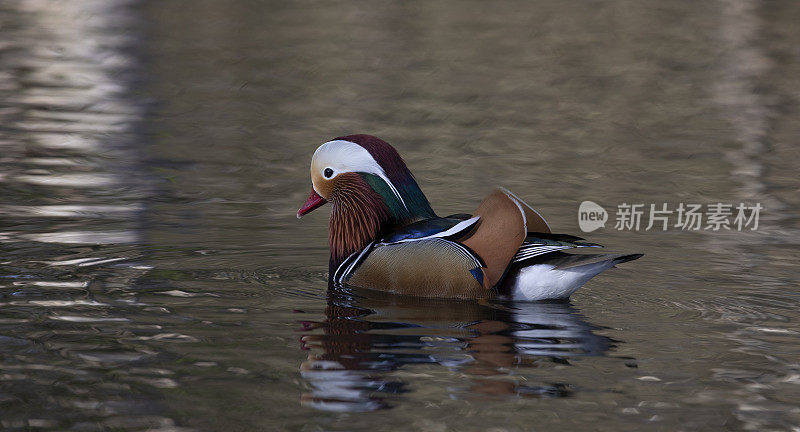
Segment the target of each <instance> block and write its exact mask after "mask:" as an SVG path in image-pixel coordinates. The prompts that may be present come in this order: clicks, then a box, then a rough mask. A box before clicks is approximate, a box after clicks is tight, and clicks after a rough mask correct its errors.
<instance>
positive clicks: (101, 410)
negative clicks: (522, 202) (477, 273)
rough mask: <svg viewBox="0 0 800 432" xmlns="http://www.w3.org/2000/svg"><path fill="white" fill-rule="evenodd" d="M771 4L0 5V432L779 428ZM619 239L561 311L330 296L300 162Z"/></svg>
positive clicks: (448, 209) (783, 289)
mask: <svg viewBox="0 0 800 432" xmlns="http://www.w3.org/2000/svg"><path fill="white" fill-rule="evenodd" d="M798 22H800V4H799V3H797V2H794V1H788V0H771V1H758V0H715V1H710V2H690V1H674V2H667V3H665V2H656V1H646V2H633V1H625V0H620V1H610V2H593V1H587V2H569V3H564V2H555V1H544V2H535V3H532V2H522V1H500V2H490V3H489V2H473V1H469V2H452V1H443V2H435V3H428V2H416V1H412V2H392V1H383V0H381V1H376V2H368V3H366V2H354V3H347V4H344V3H323V2H312V1H298V2H290V3H285V2H256V1H247V0H234V1H227V2H217V1H211V0H193V1H188V0H182V1H170V2H157V1H137V0H61V1H46V0H7V1H4V2H2V4H0V164H2V165H0V189H1V190H2V192H1V193H2V201H0V239H2V240H1V241H2V243H0V248H1V250H2V256H1V257H0V413H2V415H0V425H2V428H3V429H4V430H10V431H13V430H81V431H93V430H150V431H154V430H161V431H167V430H173V431H174V430H209V431H215V430H297V431H306V430H309V431H310V430H348V431H350V430H375V429H377V428H383V429H387V430H425V431H428V430H429V431H451V430H452V431H456V430H457V431H462V430H481V431H483V430H491V431H522V430H608V431H625V430H642V429H648V430H669V431H673V430H759V431H764V430H795V431H796V430H798V429H797V428H798V425H799V424H800V363H798V358H800V340H799V339H798V334H799V332H800V328H798V324H797V323H798V319H800V312H798V309H799V308H798V306H800V294H798V282H799V281H800V277H798V275H797V262H798V258H800V253H799V252H798V248H797V246H798V243H800V230H799V228H800V222H799V220H798V216H797V215H798V209H800V199H799V198H800V195H798V181H797V169H798V167H800V152H798V151H797V144H798V142H797V140H798V136H800V122H798V121H797V120H798V102H800V84H799V83H798V81H797V77H798V76H800V48H798V47H800V27H798V26H797V23H798ZM350 133H371V134H374V135H377V136H380V137H382V138H384V139H386V140H387V141H389V142H390V143H393V144H394V145H395V146H396V147H397V148H398V149H399V151H400V152H401V154H402V155H403V156H404V157H405V159H406V162H407V163H408V164H409V166H410V167H411V169H412V170H413V172H414V173H415V174H416V176H417V179H418V181H419V182H420V184H421V186H422V188H423V190H424V191H425V192H426V194H427V195H428V197H429V198H430V200H431V202H432V203H433V206H434V208H435V209H436V210H437V211H438V212H439V213H440V214H450V213H456V212H464V211H467V212H468V211H471V210H473V209H474V208H475V207H476V206H477V204H478V202H479V201H480V199H481V198H482V197H483V196H484V195H485V194H487V193H488V192H490V191H491V190H492V189H493V188H494V187H496V186H499V185H502V186H505V187H508V188H510V189H511V190H512V191H514V192H515V193H517V194H518V195H520V196H521V197H522V198H524V199H526V200H527V201H529V202H531V203H532V204H534V205H535V207H537V208H538V209H539V210H540V211H541V212H542V213H543V214H544V215H545V217H546V218H547V219H548V220H549V221H550V222H551V225H552V226H553V227H554V230H555V231H557V232H565V233H572V234H580V232H579V230H578V224H577V208H578V205H579V203H580V202H581V201H584V200H592V201H595V202H597V203H600V204H602V205H604V206H606V208H607V209H613V208H614V207H615V206H616V205H618V204H620V203H623V202H626V203H645V204H649V203H656V204H660V203H663V202H666V203H669V204H670V205H671V206H672V207H673V208H674V207H675V206H676V205H677V204H678V203H680V202H684V203H702V204H710V203H715V202H724V203H732V204H738V203H739V202H747V203H755V202H760V203H761V204H762V205H763V206H764V210H763V211H762V215H761V220H760V226H759V229H758V230H757V231H749V230H745V231H742V232H738V231H735V230H734V231H722V232H713V231H709V230H700V231H692V232H689V231H682V230H680V229H678V228H672V229H669V230H667V231H652V230H651V231H646V232H645V231H638V232H636V231H631V230H622V231H618V230H615V229H613V228H612V224H613V220H612V221H611V222H612V224H609V225H607V226H606V228H605V229H601V230H599V231H596V232H594V233H591V234H590V235H587V237H588V239H589V240H591V241H596V242H599V243H603V244H605V245H606V246H607V247H609V249H612V250H615V251H621V252H643V253H645V254H646V256H645V257H644V258H643V259H641V260H639V261H636V262H634V263H630V264H627V265H625V266H623V267H622V268H620V269H618V270H615V271H611V272H608V273H607V274H604V275H602V276H600V277H598V278H597V279H596V280H593V281H591V282H590V283H589V284H588V285H587V286H586V287H584V288H582V289H581V290H580V291H578V293H577V294H576V295H575V296H574V297H573V298H572V300H571V302H570V303H569V304H524V303H509V302H488V303H486V302H482V303H474V302H454V301H429V300H422V299H409V298H398V297H393V296H388V295H385V294H380V293H373V292H341V293H334V292H331V293H329V292H328V291H327V284H326V271H327V262H328V261H327V239H326V236H327V211H326V210H325V209H321V210H318V211H317V212H315V213H313V214H311V215H309V216H307V217H306V218H304V219H303V220H302V221H297V219H296V218H295V211H296V210H297V208H298V207H299V205H300V204H302V202H303V201H304V199H305V198H306V196H307V193H308V189H309V178H308V168H307V167H308V164H309V160H310V156H311V154H312V152H313V150H314V149H315V148H316V146H318V145H319V144H320V143H322V142H324V141H326V140H328V139H330V138H332V137H335V136H339V135H344V134H350Z"/></svg>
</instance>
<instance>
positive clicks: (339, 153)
mask: <svg viewBox="0 0 800 432" xmlns="http://www.w3.org/2000/svg"><path fill="white" fill-rule="evenodd" d="M317 167H321V168H322V170H321V171H317V172H322V176H323V177H324V178H326V179H330V178H332V177H334V176H335V175H338V173H343V172H364V173H368V174H373V175H376V176H378V177H380V178H381V179H382V180H383V181H384V182H386V184H387V185H388V186H389V188H390V189H391V190H392V192H393V193H394V195H395V196H396V197H397V199H398V200H400V202H401V203H402V204H403V207H405V208H406V209H408V206H407V205H406V202H405V201H404V200H403V197H402V196H400V191H398V190H397V188H396V187H395V186H394V184H392V182H391V180H389V177H387V176H386V172H385V171H384V170H383V168H382V167H381V166H380V165H379V164H378V162H377V161H376V160H375V158H373V157H372V155H371V154H370V153H369V151H367V149H365V148H364V147H361V146H360V145H358V144H355V143H351V142H350V141H345V140H333V141H328V142H326V143H325V144H322V145H321V146H319V148H317V151H315V152H314V156H313V157H312V158H311V169H312V170H316V169H318V168H317ZM327 168H330V169H332V170H333V171H334V175H332V176H331V177H326V176H325V170H326V169H327Z"/></svg>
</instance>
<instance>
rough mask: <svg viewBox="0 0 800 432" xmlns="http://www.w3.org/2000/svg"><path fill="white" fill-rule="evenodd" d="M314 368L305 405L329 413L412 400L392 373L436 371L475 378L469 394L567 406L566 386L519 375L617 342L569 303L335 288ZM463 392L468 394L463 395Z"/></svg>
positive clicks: (315, 333)
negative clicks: (415, 368)
mask: <svg viewBox="0 0 800 432" xmlns="http://www.w3.org/2000/svg"><path fill="white" fill-rule="evenodd" d="M302 325H303V328H302V332H303V336H302V338H301V344H302V348H303V349H307V350H309V355H308V359H307V360H305V361H304V362H303V363H302V364H301V365H300V373H301V375H302V376H303V378H304V379H305V380H306V382H307V383H308V384H309V386H310V388H311V390H310V391H309V392H307V393H303V394H302V395H301V403H303V404H304V405H308V406H312V407H314V408H317V409H322V410H329V411H372V410H377V409H381V408H387V407H388V406H389V403H388V399H390V397H391V395H392V394H398V393H403V392H405V391H407V389H406V387H405V383H404V382H403V381H402V380H400V379H399V378H397V377H392V375H391V374H390V373H389V372H391V371H394V370H397V369H400V368H403V367H405V366H406V365H413V364H429V365H430V364H434V365H441V366H444V367H446V368H448V369H450V370H452V371H458V372H461V373H463V374H466V375H467V376H469V377H470V382H469V384H468V388H467V389H465V390H464V391H463V394H460V395H459V394H453V395H451V397H468V395H510V396H514V397H563V396H568V395H569V394H570V386H569V385H568V384H565V383H549V384H543V385H538V386H537V385H528V384H527V383H524V381H523V382H520V381H519V380H517V379H514V375H517V374H516V373H515V372H514V370H515V369H518V368H536V367H540V366H542V365H544V364H546V363H548V362H555V363H561V364H569V359H570V358H573V357H577V356H598V355H602V354H603V353H605V352H606V351H607V350H608V349H609V348H611V347H613V343H614V341H613V340H611V339H609V338H607V337H605V336H600V335H596V334H594V333H593V331H594V330H596V329H597V327H595V326H592V325H591V324H589V323H587V322H585V321H583V319H582V318H581V316H580V314H579V313H577V312H576V310H575V309H574V308H573V307H572V306H571V305H570V304H569V303H567V302H560V303H529V302H521V303H513V302H504V303H500V302H494V303H489V302H476V301H454V300H442V299H424V298H418V297H407V296H399V295H393V294H388V293H382V292H377V291H369V290H357V291H355V290H352V289H348V290H346V291H343V290H342V289H331V290H329V294H328V306H327V307H326V309H325V320H324V321H322V322H303V323H302ZM459 393H460V392H459Z"/></svg>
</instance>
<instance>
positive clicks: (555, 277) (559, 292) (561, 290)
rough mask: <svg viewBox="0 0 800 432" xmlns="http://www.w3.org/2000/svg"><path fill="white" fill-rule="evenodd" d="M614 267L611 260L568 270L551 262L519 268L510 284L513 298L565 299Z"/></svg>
mask: <svg viewBox="0 0 800 432" xmlns="http://www.w3.org/2000/svg"><path fill="white" fill-rule="evenodd" d="M613 266H614V261H613V260H608V261H603V262H598V263H593V264H587V265H584V266H580V267H572V268H568V269H555V266H553V265H550V264H535V265H532V266H529V267H524V268H521V269H520V270H519V273H518V274H516V275H515V276H516V277H515V278H514V279H513V280H511V281H509V283H510V284H511V296H512V297H513V298H514V299H515V300H553V299H565V298H567V297H569V296H570V295H572V293H574V292H575V291H577V289H578V288H580V287H581V286H583V284H585V283H586V282H588V281H589V279H591V278H593V277H594V276H596V275H597V274H599V273H601V272H603V271H604V270H607V269H609V268H611V267H613Z"/></svg>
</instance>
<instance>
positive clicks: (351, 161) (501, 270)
mask: <svg viewBox="0 0 800 432" xmlns="http://www.w3.org/2000/svg"><path fill="white" fill-rule="evenodd" d="M311 176H312V192H311V196H310V197H309V199H308V201H307V202H306V204H305V205H304V206H303V207H302V208H301V209H300V210H299V211H298V217H301V216H303V215H305V214H307V213H309V212H310V211H312V210H314V209H315V208H317V207H319V206H321V205H322V204H325V203H326V202H328V201H330V202H331V203H332V211H331V218H330V222H329V245H330V249H331V257H330V261H329V281H330V282H331V283H332V284H335V285H350V286H356V287H362V288H370V289H376V290H381V291H388V292H393V293H397V294H405V295H415V296H423V297H447V298H462V299H480V298H489V297H497V296H502V297H509V298H514V299H518V300H554V299H566V298H568V297H569V296H570V295H571V294H572V293H573V292H575V290H577V289H578V288H579V287H581V286H582V285H583V284H585V283H586V282H587V281H588V280H589V279H591V278H592V277H594V276H595V275H597V274H599V273H601V272H603V271H605V270H607V269H609V268H611V267H613V266H614V265H616V264H619V263H622V262H625V261H630V260H633V259H636V258H639V257H640V256H641V254H628V255H608V254H570V253H565V252H562V251H564V250H570V249H583V248H597V247H601V246H600V245H597V244H594V243H588V242H585V241H583V239H581V238H579V237H574V236H570V235H565V234H552V233H551V231H550V226H549V225H548V224H547V222H545V220H544V218H542V216H541V215H540V214H539V213H538V212H537V211H536V210H534V209H533V208H532V207H531V206H529V205H528V204H527V203H525V202H524V201H522V200H521V199H519V198H518V197H517V196H516V195H514V194H512V193H511V192H510V191H508V190H505V189H498V190H495V191H494V192H493V193H492V194H490V195H489V196H488V197H486V198H485V199H484V200H483V201H482V202H481V204H480V205H479V206H478V209H477V210H476V211H475V212H474V213H473V214H471V215H470V214H457V215H451V216H447V217H439V216H437V215H436V214H435V213H434V212H433V210H432V208H431V207H430V204H429V203H428V201H427V198H425V195H424V194H423V193H422V191H421V190H420V188H419V186H418V185H417V183H416V181H415V180H414V178H413V176H412V175H411V173H410V171H409V170H408V168H407V167H406V166H405V163H404V162H403V161H402V159H401V158H400V156H399V154H397V151H396V150H394V148H393V147H391V146H390V145H389V144H388V143H386V142H384V141H382V140H380V139H378V138H376V137H373V136H370V135H350V136H346V137H340V138H336V139H334V140H332V141H329V142H327V143H325V144H323V145H322V146H320V147H319V148H318V149H317V151H316V152H315V154H314V157H313V158H312V164H311Z"/></svg>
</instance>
